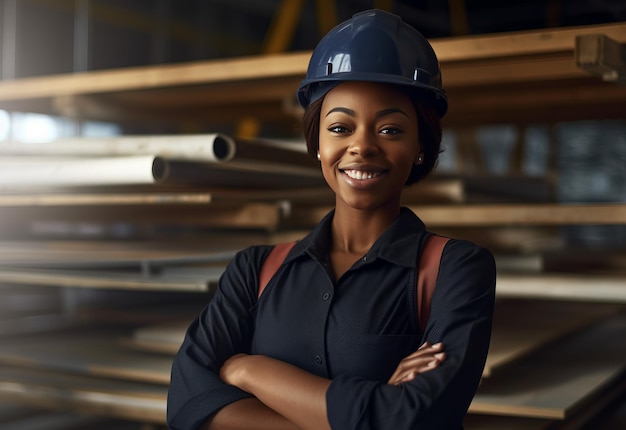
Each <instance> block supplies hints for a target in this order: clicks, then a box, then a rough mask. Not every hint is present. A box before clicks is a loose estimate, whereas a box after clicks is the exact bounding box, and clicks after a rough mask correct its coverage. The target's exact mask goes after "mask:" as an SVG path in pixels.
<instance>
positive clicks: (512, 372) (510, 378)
mask: <svg viewBox="0 0 626 430" xmlns="http://www.w3.org/2000/svg"><path fill="white" fill-rule="evenodd" d="M625 335H626V315H624V314H622V315H618V316H616V317H613V318H609V319H606V320H605V321H602V322H600V323H598V324H595V325H593V326H591V327H588V328H587V329H585V330H583V331H581V332H578V333H577V335H576V336H571V337H566V338H564V339H562V340H561V341H559V342H554V343H552V344H551V345H550V346H549V347H544V348H542V349H541V350H540V351H537V352H536V353H534V354H532V355H530V356H528V357H526V358H525V359H524V360H521V361H519V362H517V363H516V364H515V365H512V366H509V367H508V368H507V370H506V371H504V369H503V371H502V372H501V373H500V374H499V375H497V377H496V376H494V377H493V378H488V379H484V380H483V381H482V383H481V385H480V387H479V388H478V393H477V394H476V396H475V397H474V400H473V401H472V404H471V406H470V409H469V410H470V412H472V413H483V414H493V415H510V416H522V417H532V418H545V419H556V420H565V419H568V418H570V417H573V416H575V415H576V414H577V413H579V412H580V411H583V410H584V408H585V406H589V405H591V404H593V401H594V400H595V399H596V398H597V397H598V396H599V395H600V393H602V392H603V390H607V389H608V388H610V387H611V385H612V384H614V383H616V382H618V380H619V378H620V376H622V374H623V371H624V369H625V364H624V363H626V343H625V342H615V341H614V340H615V339H622V338H623V337H624V336H625ZM621 385H622V386H621V391H622V393H623V389H624V385H623V384H621ZM613 395H619V391H618V392H617V393H613Z"/></svg>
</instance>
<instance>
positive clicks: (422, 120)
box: [303, 93, 442, 185]
mask: <svg viewBox="0 0 626 430" xmlns="http://www.w3.org/2000/svg"><path fill="white" fill-rule="evenodd" d="M410 98H411V102H412V104H413V107H414V109H415V113H416V115H417V123H418V124H417V125H418V138H419V144H420V145H421V149H422V152H423V154H424V156H423V162H422V164H414V165H413V168H412V169H411V173H410V174H409V178H408V179H407V181H406V185H410V184H414V183H416V182H418V181H420V180H422V179H424V178H425V177H426V176H428V174H430V172H432V171H433V169H434V168H435V166H436V164H437V160H438V159H439V153H440V152H441V135H442V127H441V118H439V115H437V112H436V111H435V109H434V108H432V107H430V106H427V105H425V104H424V103H422V102H421V101H420V97H419V95H418V94H415V93H413V94H411V95H410ZM323 102H324V97H320V98H319V99H317V100H315V101H314V102H311V104H309V106H308V107H307V108H306V110H305V111H304V115H303V123H304V124H303V125H304V137H305V139H306V146H307V151H308V153H309V155H311V157H313V158H317V151H318V150H319V137H320V113H321V111H322V103H323Z"/></svg>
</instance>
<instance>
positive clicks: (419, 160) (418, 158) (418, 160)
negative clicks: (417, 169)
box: [415, 156, 423, 164]
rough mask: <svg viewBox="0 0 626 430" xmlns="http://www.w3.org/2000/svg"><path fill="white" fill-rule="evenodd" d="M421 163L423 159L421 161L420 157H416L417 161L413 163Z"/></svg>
mask: <svg viewBox="0 0 626 430" xmlns="http://www.w3.org/2000/svg"><path fill="white" fill-rule="evenodd" d="M422 161H423V159H422V157H421V156H420V157H417V161H416V162H415V164H422Z"/></svg>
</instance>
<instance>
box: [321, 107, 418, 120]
mask: <svg viewBox="0 0 626 430" xmlns="http://www.w3.org/2000/svg"><path fill="white" fill-rule="evenodd" d="M333 112H342V113H345V114H346V115H350V116H356V112H354V111H353V110H352V109H348V108H345V107H336V108H332V109H331V110H329V111H328V113H327V114H326V116H328V115H330V114H331V113H333ZM392 113H399V114H402V115H404V116H406V117H407V118H408V117H409V116H408V115H407V113H406V112H404V111H403V110H402V109H398V108H389V109H383V110H381V111H378V112H376V118H381V117H383V116H386V115H391V114H392Z"/></svg>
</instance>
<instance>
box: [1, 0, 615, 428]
mask: <svg viewBox="0 0 626 430" xmlns="http://www.w3.org/2000/svg"><path fill="white" fill-rule="evenodd" d="M371 8H380V9H384V10H388V11H391V12H393V13H395V14H398V15H400V16H401V17H402V18H403V19H404V20H405V21H406V22H407V23H409V24H410V25H412V26H414V27H415V28H416V29H417V30H418V31H420V32H421V33H422V34H423V35H424V36H425V37H426V38H428V39H429V41H430V42H431V43H432V45H433V48H434V49H435V52H436V53H437V55H438V57H439V61H440V66H441V71H442V78H443V87H444V89H445V91H446V94H447V95H448V98H449V103H450V108H449V111H448V114H447V115H446V117H445V118H444V119H443V127H444V135H443V142H442V146H443V152H442V153H441V154H440V158H439V163H438V165H437V168H436V170H435V171H434V173H433V174H431V175H430V176H429V177H428V178H427V179H425V180H424V181H422V182H419V183H417V184H415V185H412V186H408V187H406V190H405V193H404V195H403V205H405V206H408V207H409V208H411V209H412V210H413V211H414V212H415V213H416V214H417V215H418V216H419V217H420V218H421V219H422V220H423V221H424V222H425V223H426V225H427V226H428V228H429V229H430V230H432V231H433V232H436V233H439V234H441V235H444V236H450V237H455V238H462V239H468V240H471V241H473V242H475V243H477V244H479V245H482V246H485V247H487V248H488V249H490V250H491V251H492V252H493V254H494V256H495V258H496V263H497V268H498V278H497V288H496V298H497V302H496V313H495V318H494V330H493V335H492V342H491V348H490V351H489V356H488V358H487V364H486V367H485V371H484V373H483V379H482V381H481V384H480V387H479V390H478V392H477V394H476V396H475V398H474V401H473V402H472V404H471V405H470V409H469V413H468V415H467V418H466V422H465V428H466V429H468V430H491V429H512V430H517V429H519V430H539V429H543V430H555V429H569V430H572V429H594V430H596V429H598V430H609V429H623V428H626V400H625V399H626V342H625V341H624V339H626V306H625V305H626V2H624V1H620V0H571V1H567V0H530V1H510V2H497V1H491V0H448V1H444V2H441V1H440V2H437V1H433V0H425V1H411V0H345V1H343V0H230V1H225V0H209V1H203V0H188V1H174V0H154V1H145V0H0V337H1V342H0V427H1V428H3V429H18V428H19V429H31V430H37V429H46V430H49V429H55V430H56V429H58V430H61V429H64V430H69V429H84V428H89V429H100V428H102V429H104V428H115V429H129V430H130V429H141V430H160V429H165V428H166V424H165V408H166V394H167V386H168V382H169V377H170V367H171V362H172V359H173V355H174V354H175V352H176V351H177V349H178V347H179V346H180V343H181V341H182V337H183V336H184V330H185V328H186V327H187V326H188V324H189V323H190V322H191V320H192V319H193V318H194V317H195V316H196V315H197V313H198V312H199V311H200V310H201V309H202V308H203V307H204V305H205V304H206V303H207V301H208V300H210V297H211V295H212V294H213V292H214V291H215V288H216V287H217V283H218V280H219V276H220V275H221V273H222V272H223V270H224V268H225V266H226V264H228V262H229V261H230V260H231V259H232V257H233V255H234V253H235V252H237V251H238V250H240V249H243V248H244V247H247V246H249V245H254V244H274V243H279V242H283V241H288V240H297V239H299V238H301V237H303V236H304V235H306V234H307V232H308V231H310V230H311V229H312V228H313V227H314V226H315V225H316V224H317V223H318V222H319V220H320V219H321V218H322V217H323V216H324V215H326V214H327V213H328V212H329V211H330V210H331V208H332V206H333V204H334V196H333V194H332V192H331V191H330V190H329V189H328V188H327V186H326V184H325V183H324V180H323V177H322V176H321V173H320V171H319V167H318V164H317V162H316V161H315V160H313V159H312V158H310V157H309V156H308V154H306V149H305V145H304V137H303V130H302V113H303V112H302V109H301V108H300V107H299V106H298V103H297V100H296V89H297V87H298V85H299V83H300V81H301V80H302V79H303V77H304V75H305V73H306V67H307V64H308V59H309V57H310V55H311V51H312V50H313V49H314V47H315V45H316V44H317V42H318V41H319V40H320V38H321V37H322V36H323V35H324V34H326V33H327V32H328V31H329V30H330V29H331V28H333V27H334V26H335V25H337V24H338V23H340V22H342V21H344V20H345V19H348V18H349V17H351V16H352V15H353V14H355V13H357V12H360V11H363V10H367V9H371ZM146 148H148V150H146Z"/></svg>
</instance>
